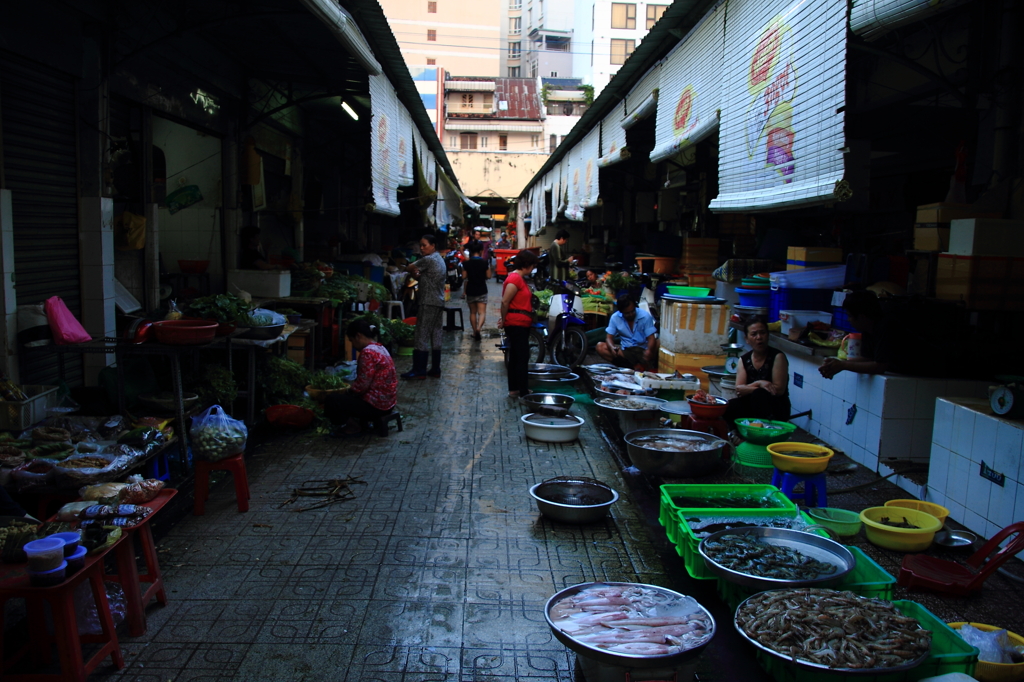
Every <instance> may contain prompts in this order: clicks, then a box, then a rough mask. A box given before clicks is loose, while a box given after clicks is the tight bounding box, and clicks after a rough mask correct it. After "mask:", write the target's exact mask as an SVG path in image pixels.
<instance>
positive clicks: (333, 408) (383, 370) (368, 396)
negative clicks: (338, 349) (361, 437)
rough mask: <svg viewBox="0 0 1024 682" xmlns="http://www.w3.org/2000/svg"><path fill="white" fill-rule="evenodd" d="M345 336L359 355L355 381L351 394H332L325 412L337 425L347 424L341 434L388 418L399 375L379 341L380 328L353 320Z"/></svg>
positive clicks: (395, 401) (393, 403)
mask: <svg viewBox="0 0 1024 682" xmlns="http://www.w3.org/2000/svg"><path fill="white" fill-rule="evenodd" d="M345 336H347V337H348V338H349V340H350V341H351V342H352V347H353V348H354V349H356V350H357V351H361V352H360V353H359V362H358V365H357V367H356V372H357V375H356V380H355V381H354V382H353V383H352V386H351V387H350V388H349V390H348V391H346V392H345V393H342V394H340V395H329V396H328V397H327V401H326V404H325V405H324V412H325V413H326V415H327V418H328V419H330V420H331V421H332V422H333V423H335V424H341V423H342V422H346V426H345V428H344V430H343V431H341V433H342V434H344V435H348V436H352V435H355V434H357V433H359V432H360V431H361V426H360V420H366V421H372V420H375V419H379V418H380V417H384V416H386V415H388V414H389V413H390V412H391V410H393V409H394V407H395V405H396V404H397V403H398V374H397V373H396V372H395V362H394V360H392V359H391V355H390V354H389V353H388V351H387V349H386V348H384V346H382V345H380V344H379V343H378V342H377V327H376V325H371V324H370V323H369V322H367V321H366V320H360V319H357V320H352V322H350V323H349V325H348V327H347V328H346V329H345Z"/></svg>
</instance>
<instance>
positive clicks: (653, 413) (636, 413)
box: [594, 395, 665, 419]
mask: <svg viewBox="0 0 1024 682" xmlns="http://www.w3.org/2000/svg"><path fill="white" fill-rule="evenodd" d="M598 400H603V401H606V402H616V403H618V402H623V401H626V400H633V401H636V402H641V403H644V404H646V405H650V408H649V409H644V410H634V409H631V408H626V407H620V406H618V405H609V404H605V403H600V402H597V401H598ZM594 404H595V405H597V406H598V407H600V408H601V409H602V410H609V411H611V412H615V413H620V412H621V413H623V414H627V415H629V416H630V417H633V418H634V419H657V418H658V417H659V416H660V415H661V407H662V405H664V404H665V401H664V400H662V399H661V398H651V397H648V396H640V395H637V396H629V395H610V396H601V397H600V398H598V399H597V400H595V401H594Z"/></svg>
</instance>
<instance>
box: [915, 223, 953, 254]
mask: <svg viewBox="0 0 1024 682" xmlns="http://www.w3.org/2000/svg"><path fill="white" fill-rule="evenodd" d="M914 250H915V251H949V228H948V227H945V226H941V225H915V226H914Z"/></svg>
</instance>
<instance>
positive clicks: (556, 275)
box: [548, 230, 573, 284]
mask: <svg viewBox="0 0 1024 682" xmlns="http://www.w3.org/2000/svg"><path fill="white" fill-rule="evenodd" d="M568 241H569V232H568V231H566V230H559V231H558V233H557V234H556V235H555V241H553V242H551V248H550V249H548V254H549V255H550V257H551V279H553V280H555V281H556V282H558V283H559V284H561V283H562V282H567V281H569V266H570V265H572V264H573V260H572V258H570V257H569V248H568V247H567V246H566V242H568Z"/></svg>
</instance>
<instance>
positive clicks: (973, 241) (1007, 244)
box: [945, 218, 1024, 257]
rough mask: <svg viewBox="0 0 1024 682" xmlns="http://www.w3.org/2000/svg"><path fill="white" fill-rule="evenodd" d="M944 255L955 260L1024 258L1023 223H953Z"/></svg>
mask: <svg viewBox="0 0 1024 682" xmlns="http://www.w3.org/2000/svg"><path fill="white" fill-rule="evenodd" d="M945 251H947V252H949V253H953V254H956V255H958V256H1013V257H1020V256H1024V221H1020V220H992V219H985V218H969V219H965V220H954V221H953V222H952V223H950V232H949V248H948V249H945Z"/></svg>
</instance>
